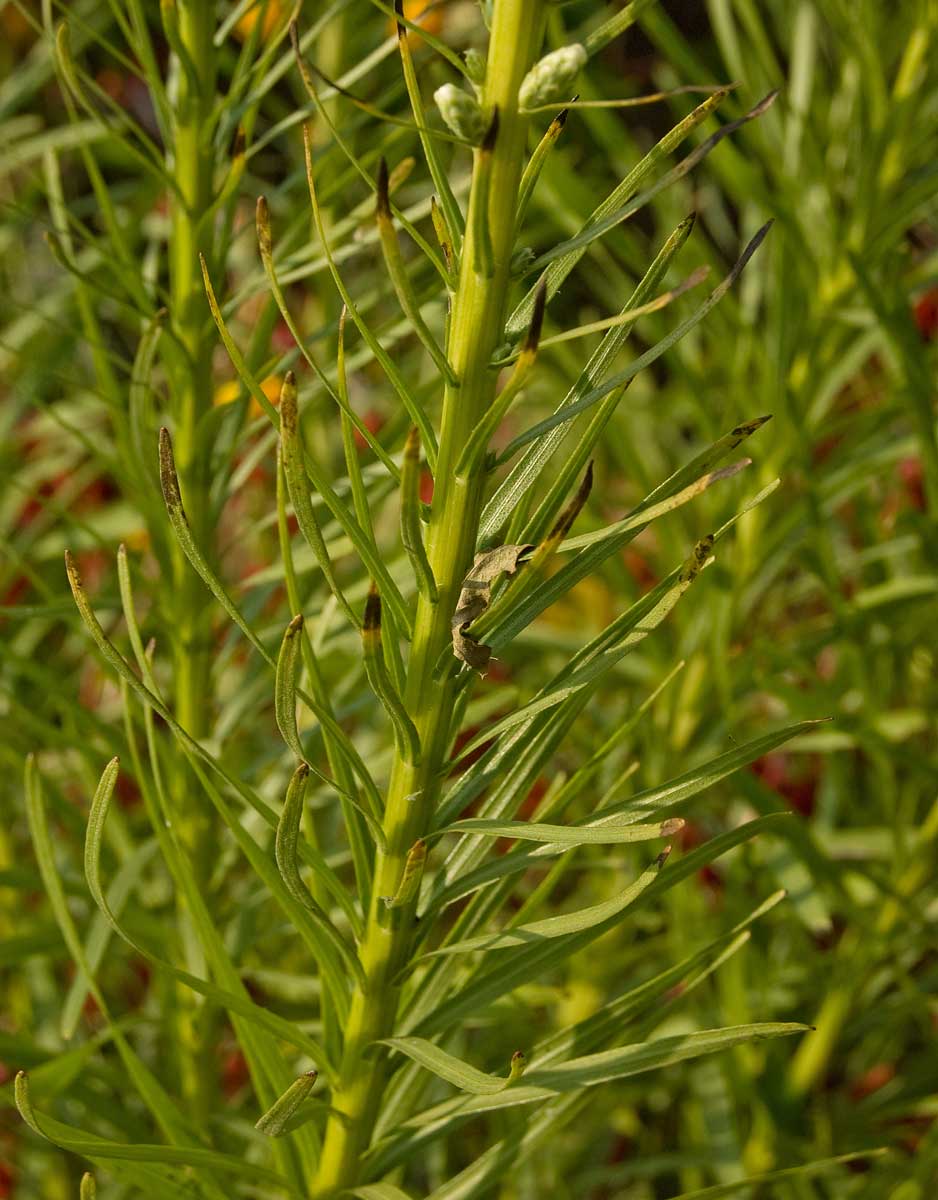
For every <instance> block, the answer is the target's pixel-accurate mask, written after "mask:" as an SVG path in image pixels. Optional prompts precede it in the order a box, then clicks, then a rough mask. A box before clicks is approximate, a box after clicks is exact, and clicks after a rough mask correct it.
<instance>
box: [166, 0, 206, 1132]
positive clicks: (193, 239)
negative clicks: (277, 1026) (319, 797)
mask: <svg viewBox="0 0 938 1200" xmlns="http://www.w3.org/2000/svg"><path fill="white" fill-rule="evenodd" d="M167 7H170V6H167ZM173 7H174V6H173ZM167 15H168V19H171V20H173V21H174V22H176V23H177V28H178V36H179V44H180V50H181V51H182V53H183V56H184V58H185V60H186V63H187V64H188V67H189V69H188V70H187V69H186V67H185V66H183V65H182V64H181V63H180V64H179V76H178V79H177V81H176V82H177V90H176V93H175V98H174V105H173V128H172V156H171V161H170V163H169V164H168V165H169V169H170V171H171V173H172V175H173V177H174V179H175V181H176V184H177V187H178V194H177V195H174V196H173V197H172V227H171V232H170V246H169V272H170V294H171V298H172V302H171V306H170V311H171V314H172V321H173V333H174V335H175V337H174V341H175V346H174V348H173V349H174V351H175V352H174V353H173V357H172V361H171V362H169V363H168V364H167V365H168V367H169V368H170V377H171V380H172V384H173V393H174V398H175V418H176V421H175V424H176V430H175V433H176V437H175V449H176V462H177V467H178V471H179V477H180V480H181V483H182V489H183V494H184V496H185V502H186V511H187V514H188V517H189V521H190V524H191V527H192V532H193V535H194V537H195V540H196V543H197V544H198V545H201V546H207V545H208V544H209V543H208V540H207V538H206V534H207V533H208V531H209V528H210V513H209V464H208V458H207V455H206V453H205V452H204V447H200V446H199V444H198V431H199V426H200V423H201V421H202V418H203V416H204V415H205V413H207V412H208V411H209V410H210V409H211V406H212V349H213V340H214V339H213V329H212V325H211V321H210V320H209V319H208V309H207V306H206V302H205V294H204V291H203V288H202V275H201V268H200V265H199V251H200V250H202V251H203V252H205V253H210V247H208V246H201V245H199V235H200V227H202V236H203V237H204V236H206V234H207V230H206V229H205V228H204V223H203V217H204V215H205V213H206V211H207V210H208V208H209V207H210V205H211V202H212V187H213V176H214V166H215V160H214V154H213V146H212V125H211V113H212V108H213V106H214V101H215V49H214V45H213V35H214V33H215V19H214V18H215V6H214V5H213V4H207V3H203V2H202V0H180V3H179V6H178V12H175V13H169V14H167ZM172 553H173V577H174V578H173V584H174V587H173V609H174V611H173V620H174V624H175V627H176V643H175V672H174V677H175V713H176V718H177V720H178V721H179V723H180V725H182V727H183V728H184V729H185V730H186V731H187V732H188V733H189V734H190V735H191V736H192V737H194V738H197V739H198V738H201V737H203V736H204V735H205V734H206V733H207V732H208V730H209V727H210V717H211V702H210V663H211V658H210V649H211V646H210V625H209V618H210V613H211V606H210V605H209V604H207V603H206V594H205V586H204V584H203V583H202V581H201V580H200V579H199V577H198V575H197V574H196V573H195V571H193V569H192V568H191V567H190V565H189V563H188V562H187V561H186V558H185V556H184V555H183V553H182V551H181V550H180V548H179V546H178V544H176V545H174V546H173V548H172ZM175 782H176V793H177V801H178V802H179V803H180V804H182V803H183V797H184V796H186V795H198V794H199V791H200V789H198V787H197V786H196V785H195V783H194V780H193V777H192V776H191V774H190V772H189V769H188V767H187V765H186V764H185V762H184V761H182V760H181V759H180V762H179V766H178V772H177V778H176V781H175ZM185 809H186V817H185V819H184V821H183V822H182V824H181V826H180V832H181V833H182V834H183V835H184V836H185V838H186V842H187V846H188V851H189V854H190V856H191V861H192V863H193V867H194V869H195V871H196V874H197V877H198V878H199V879H200V880H201V879H203V878H204V877H205V875H206V874H207V868H208V862H207V860H208V856H209V847H210V844H211V843H210V838H209V829H210V826H209V824H208V823H207V821H205V820H204V819H202V817H201V816H200V815H199V814H198V813H197V812H193V808H192V806H191V805H190V804H186V805H185ZM180 920H181V921H182V922H183V926H184V928H185V927H186V926H187V924H188V917H187V915H186V914H185V912H184V911H181V912H180ZM179 1018H180V1031H179V1032H180V1041H181V1063H180V1067H181V1074H182V1084H183V1090H184V1092H185V1094H186V1097H187V1099H188V1102H189V1106H190V1109H191V1111H192V1113H193V1116H194V1117H195V1119H196V1121H197V1122H199V1123H200V1124H201V1123H203V1122H205V1121H207V1119H208V1117H209V1115H210V1113H211V1112H212V1110H213V1105H214V1094H215V1081H216V1075H217V1071H216V1069H215V1067H214V1064H213V1063H212V1061H211V1057H210V1056H211V1052H212V1050H211V1048H212V1045H213V1035H212V1029H211V1026H212V1023H213V1021H215V1020H217V1014H215V1013H214V1012H213V1010H212V1009H211V1008H207V1007H206V1006H204V1005H201V1006H195V1005H194V1004H193V1003H192V1001H191V999H190V998H189V997H186V996H182V995H181V996H180V1014H179Z"/></svg>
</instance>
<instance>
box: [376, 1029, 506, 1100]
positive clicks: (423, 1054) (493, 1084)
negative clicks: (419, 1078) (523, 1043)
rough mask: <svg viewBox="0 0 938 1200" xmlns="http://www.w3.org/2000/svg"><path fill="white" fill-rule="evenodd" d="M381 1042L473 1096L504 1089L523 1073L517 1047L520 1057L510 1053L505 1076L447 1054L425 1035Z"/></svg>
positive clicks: (387, 1039) (488, 1094)
mask: <svg viewBox="0 0 938 1200" xmlns="http://www.w3.org/2000/svg"><path fill="white" fill-rule="evenodd" d="M381 1044H382V1045H383V1046H390V1047H391V1049H392V1050H397V1051H399V1052H400V1053H401V1054H406V1055H407V1057H408V1058H409V1059H411V1060H412V1061H413V1062H415V1063H419V1064H420V1066H421V1067H425V1068H426V1069H427V1070H428V1071H432V1072H433V1074H434V1075H436V1076H438V1077H439V1078H440V1079H445V1080H446V1081H447V1083H452V1084H455V1086H456V1087H458V1088H459V1089H460V1090H461V1091H463V1092H471V1093H472V1094H473V1095H476V1096H494V1095H496V1094H497V1093H498V1092H502V1091H504V1090H505V1088H506V1087H508V1085H509V1084H510V1083H513V1082H514V1081H515V1080H516V1079H518V1078H520V1076H521V1074H522V1073H523V1067H522V1066H521V1065H520V1064H521V1063H522V1062H523V1060H524V1055H521V1054H520V1051H519V1052H518V1055H520V1057H518V1055H516V1056H513V1057H512V1065H511V1071H510V1073H509V1074H508V1075H507V1076H500V1075H487V1074H486V1073H485V1072H484V1071H480V1070H478V1068H476V1067H473V1066H471V1065H470V1064H469V1063H467V1062H463V1060H462V1059H460V1058H456V1057H454V1056H453V1055H452V1054H447V1052H446V1051H445V1050H443V1049H442V1048H441V1047H440V1046H437V1045H434V1043H433V1042H428V1041H427V1040H426V1038H419V1037H392V1038H383V1039H382V1041H381ZM516 1064H517V1065H516Z"/></svg>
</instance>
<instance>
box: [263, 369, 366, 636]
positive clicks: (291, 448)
mask: <svg viewBox="0 0 938 1200" xmlns="http://www.w3.org/2000/svg"><path fill="white" fill-rule="evenodd" d="M280 439H281V445H282V447H283V469H284V473H285V474H286V478H287V490H288V491H289V493H290V501H291V503H292V504H293V511H294V512H295V513H296V520H297V524H298V525H299V527H300V532H301V533H302V534H303V537H304V538H305V539H306V542H307V545H308V546H309V548H310V549H311V550H312V552H313V554H314V555H315V556H316V561H317V562H318V563H319V569H320V570H321V571H322V574H323V578H324V579H325V581H326V583H327V584H328V586H329V590H330V591H331V592H332V594H333V596H335V598H336V600H337V601H338V603H339V607H340V608H341V609H342V611H343V612H344V613H345V615H346V617H347V618H348V620H349V621H350V623H351V624H352V626H353V628H354V627H357V625H358V621H357V619H356V617H355V613H354V612H353V611H352V608H351V605H350V604H349V602H348V600H346V598H345V593H344V592H343V591H342V589H341V587H340V586H339V582H338V580H337V579H336V576H335V571H334V569H333V566H332V560H331V559H330V557H329V551H328V550H327V549H326V543H325V539H324V538H323V536H322V530H321V529H320V528H319V522H318V521H317V520H316V514H315V513H314V512H313V506H312V503H311V501H310V498H309V487H308V485H307V482H306V472H305V470H304V467H303V460H304V455H303V449H302V446H301V444H300V431H299V410H298V408H297V396H296V377H295V376H294V374H293V372H292V371H287V373H286V375H284V377H283V386H282V388H281V390H280ZM319 474H320V472H319V471H318V470H317V472H316V475H317V478H316V480H314V482H315V483H316V489H317V491H318V492H319V493H320V495H323V489H322V488H321V487H320V486H319V482H320V481H319V479H318V476H319ZM324 498H325V497H324ZM336 503H338V501H337V500H336ZM331 507H332V506H331V505H330V508H331ZM352 523H353V522H351V520H350V519H349V520H346V521H344V522H343V528H345V529H346V532H348V528H347V527H348V526H349V525H351V524H352ZM358 540H359V541H360V542H361V543H362V544H364V543H365V541H366V539H365V538H364V535H360V536H359V538H358ZM356 549H359V547H356Z"/></svg>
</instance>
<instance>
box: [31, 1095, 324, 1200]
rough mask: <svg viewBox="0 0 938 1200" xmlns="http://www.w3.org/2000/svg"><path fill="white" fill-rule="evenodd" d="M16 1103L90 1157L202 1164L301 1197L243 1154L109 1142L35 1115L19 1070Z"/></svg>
mask: <svg viewBox="0 0 938 1200" xmlns="http://www.w3.org/2000/svg"><path fill="white" fill-rule="evenodd" d="M15 1096H16V1107H17V1108H18V1109H19V1112H20V1116H21V1117H22V1118H23V1120H24V1121H25V1122H26V1124H27V1125H28V1126H29V1127H30V1129H32V1130H33V1132H34V1133H37V1134H39V1136H40V1137H43V1138H46V1139H47V1140H48V1141H50V1142H52V1143H54V1144H55V1145H56V1146H60V1147H61V1148H62V1149H63V1150H68V1151H70V1152H71V1153H72V1154H78V1155H81V1156H83V1157H85V1158H90V1159H119V1160H121V1159H122V1160H126V1161H127V1162H152V1163H162V1164H167V1163H178V1164H180V1165H182V1166H187V1167H194V1168H196V1169H199V1168H205V1169H207V1170H210V1171H223V1172H225V1173H230V1174H233V1175H240V1176H241V1177H243V1178H244V1179H250V1180H253V1181H254V1182H255V1183H260V1184H264V1185H266V1186H267V1187H277V1188H283V1189H284V1191H285V1192H287V1193H288V1194H289V1195H291V1196H297V1197H302V1196H303V1193H302V1192H298V1191H297V1190H296V1189H295V1188H293V1187H291V1185H290V1181H289V1180H288V1179H285V1178H284V1177H283V1176H282V1175H278V1174H277V1172H276V1171H271V1170H268V1168H267V1167H262V1166H260V1165H259V1164H257V1163H253V1162H251V1161H249V1160H248V1159H245V1158H244V1157H243V1156H239V1157H236V1156H234V1155H232V1154H222V1153H220V1152H219V1151H217V1150H205V1149H202V1148H201V1147H198V1146H166V1145H159V1146H147V1145H143V1144H139V1143H137V1144H133V1143H121V1142H109V1141H107V1140H106V1139H105V1138H99V1137H97V1136H95V1135H94V1134H91V1133H85V1132H83V1131H82V1130H78V1129H74V1128H73V1127H72V1126H70V1125H64V1124H62V1122H61V1121H55V1120H53V1119H52V1118H51V1117H45V1116H44V1117H42V1118H41V1119H40V1118H39V1115H38V1114H37V1113H36V1111H35V1109H34V1108H33V1106H32V1103H31V1100H30V1096H29V1083H28V1080H27V1076H26V1072H25V1071H20V1072H19V1073H18V1074H17V1076H16V1080H15Z"/></svg>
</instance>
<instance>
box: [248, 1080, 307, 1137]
mask: <svg viewBox="0 0 938 1200" xmlns="http://www.w3.org/2000/svg"><path fill="white" fill-rule="evenodd" d="M317 1077H318V1076H317V1072H316V1071H307V1072H306V1073H305V1074H303V1075H301V1076H300V1077H299V1078H298V1079H296V1080H294V1082H293V1083H291V1084H290V1086H289V1087H288V1088H287V1090H286V1091H285V1092H284V1093H283V1095H282V1096H280V1097H279V1098H278V1099H277V1100H275V1101H274V1103H273V1104H272V1105H271V1106H270V1108H268V1110H267V1111H266V1112H265V1113H264V1114H263V1116H260V1117H258V1119H257V1122H256V1123H255V1125H254V1128H255V1129H257V1130H258V1131H259V1132H260V1133H265V1134H266V1135H267V1136H268V1137H282V1136H283V1135H284V1133H286V1132H287V1125H288V1123H289V1121H290V1120H291V1119H292V1118H293V1117H294V1116H295V1114H296V1110H297V1109H298V1108H299V1107H300V1105H301V1104H302V1103H303V1101H304V1100H305V1099H306V1098H307V1096H308V1095H309V1094H310V1092H311V1091H312V1090H313V1085H314V1084H315V1082H316V1079H317Z"/></svg>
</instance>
